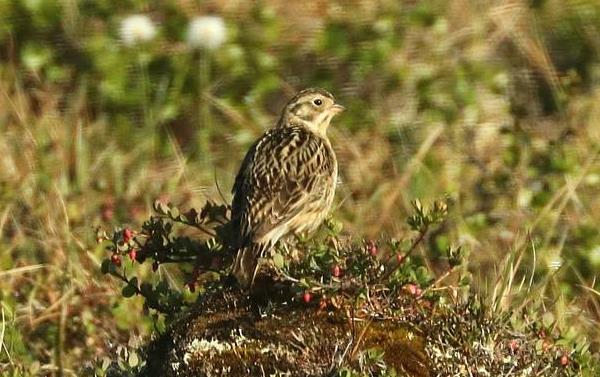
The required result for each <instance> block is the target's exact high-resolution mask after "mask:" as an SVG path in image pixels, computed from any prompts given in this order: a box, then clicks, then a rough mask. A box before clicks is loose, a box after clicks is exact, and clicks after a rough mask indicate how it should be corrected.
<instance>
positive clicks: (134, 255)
mask: <svg viewBox="0 0 600 377" xmlns="http://www.w3.org/2000/svg"><path fill="white" fill-rule="evenodd" d="M129 259H131V261H133V262H135V260H136V259H137V250H136V249H131V251H129Z"/></svg>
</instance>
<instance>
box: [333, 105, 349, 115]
mask: <svg viewBox="0 0 600 377" xmlns="http://www.w3.org/2000/svg"><path fill="white" fill-rule="evenodd" d="M344 110H346V108H345V107H344V106H342V105H340V104H337V103H336V104H334V105H333V106H332V107H331V111H332V112H333V113H334V114H339V113H341V112H342V111H344Z"/></svg>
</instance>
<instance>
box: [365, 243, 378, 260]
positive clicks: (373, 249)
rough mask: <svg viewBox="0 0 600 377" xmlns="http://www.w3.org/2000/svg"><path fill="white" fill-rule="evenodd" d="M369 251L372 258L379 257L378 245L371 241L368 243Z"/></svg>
mask: <svg viewBox="0 0 600 377" xmlns="http://www.w3.org/2000/svg"><path fill="white" fill-rule="evenodd" d="M367 251H368V252H369V254H371V255H372V256H375V255H377V245H376V244H375V242H373V241H369V242H368V244H367Z"/></svg>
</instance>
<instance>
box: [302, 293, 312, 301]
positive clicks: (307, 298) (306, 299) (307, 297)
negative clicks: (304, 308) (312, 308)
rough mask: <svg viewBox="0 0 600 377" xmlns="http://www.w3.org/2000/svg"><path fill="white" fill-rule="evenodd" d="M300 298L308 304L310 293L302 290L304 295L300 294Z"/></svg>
mask: <svg viewBox="0 0 600 377" xmlns="http://www.w3.org/2000/svg"><path fill="white" fill-rule="evenodd" d="M302 299H303V300H304V302H305V303H306V304H308V303H309V302H310V300H311V299H312V295H311V294H310V292H304V295H302Z"/></svg>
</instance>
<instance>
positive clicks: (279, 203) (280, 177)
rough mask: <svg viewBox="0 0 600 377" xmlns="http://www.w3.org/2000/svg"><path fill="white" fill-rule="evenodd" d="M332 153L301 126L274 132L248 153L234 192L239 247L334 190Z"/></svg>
mask: <svg viewBox="0 0 600 377" xmlns="http://www.w3.org/2000/svg"><path fill="white" fill-rule="evenodd" d="M334 169H335V167H334V161H333V159H332V152H331V151H330V149H329V147H328V146H327V145H326V144H325V141H324V140H323V139H321V138H320V137H318V136H316V135H314V134H312V133H311V132H310V131H308V130H304V129H302V128H300V127H285V128H275V129H273V130H271V131H269V132H267V133H266V134H265V135H264V136H263V137H262V138H261V139H259V140H258V141H257V142H256V144H255V145H254V146H253V147H252V148H251V149H250V151H249V152H248V154H247V155H246V158H245V159H244V162H243V163H242V167H241V169H240V171H239V173H238V176H237V177H236V181H235V184H234V187H233V194H234V199H233V204H232V212H233V217H234V221H238V222H239V224H238V225H239V229H240V236H241V238H242V239H241V240H240V241H241V242H242V244H245V243H248V242H257V241H259V240H260V238H261V237H262V236H264V235H265V234H267V233H268V232H270V231H271V230H273V229H275V228H276V227H278V226H281V225H284V224H286V223H287V222H288V221H290V220H291V219H292V218H294V217H295V216H297V215H298V214H300V213H302V210H303V209H304V208H305V207H306V205H307V204H308V203H311V202H312V201H314V200H320V199H322V197H323V196H324V195H325V194H326V188H327V187H331V186H332V180H333V179H334V178H333V172H334Z"/></svg>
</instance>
